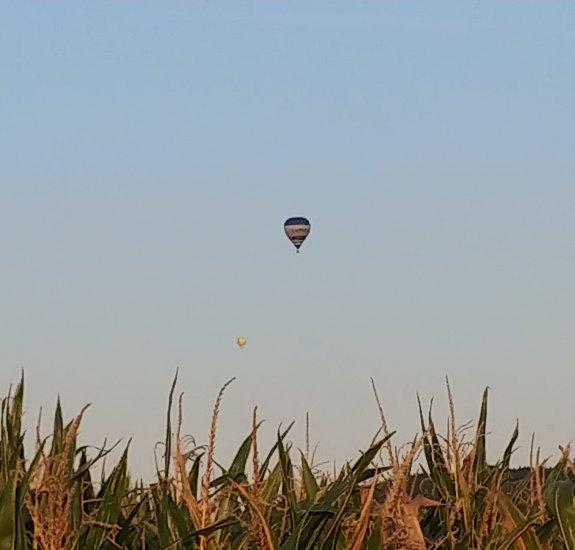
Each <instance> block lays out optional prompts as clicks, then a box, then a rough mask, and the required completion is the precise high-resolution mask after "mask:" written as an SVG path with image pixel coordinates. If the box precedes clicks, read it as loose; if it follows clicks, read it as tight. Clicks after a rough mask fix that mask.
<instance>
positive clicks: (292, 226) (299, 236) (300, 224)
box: [284, 217, 311, 254]
mask: <svg viewBox="0 0 575 550" xmlns="http://www.w3.org/2000/svg"><path fill="white" fill-rule="evenodd" d="M310 229H311V225H310V223H309V220H308V219H306V218H302V217H297V218H289V219H288V220H286V221H285V223H284V231H285V234H286V235H287V238H288V239H289V240H290V241H291V242H292V243H293V245H294V246H295V249H296V252H297V253H298V254H299V248H300V246H301V245H302V244H303V242H304V241H305V240H306V238H307V236H308V235H309V232H310Z"/></svg>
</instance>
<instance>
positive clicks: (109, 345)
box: [0, 0, 575, 476]
mask: <svg viewBox="0 0 575 550" xmlns="http://www.w3.org/2000/svg"><path fill="white" fill-rule="evenodd" d="M574 59H575V4H573V3H571V2H530V1H521V2H519V1H509V2H489V3H488V2H455V1H452V2H438V1H435V2H423V1H421V2H415V1H413V2H399V1H398V2H363V3H357V2H336V1H334V0H330V1H325V2H323V1H317V2H249V1H242V2H224V1H222V2H212V3H208V2H194V1H183V0H180V1H175V0H173V1H159V0H156V1H148V0H138V1H135V0H134V1H127V0H119V1H118V0H115V1H107V0H98V1H97V2H95V1H92V2H77V1H72V0H70V1H59V2H8V1H2V2H1V3H0V75H1V76H0V79H1V80H0V236H1V237H0V238H1V252H0V258H1V266H0V267H1V270H0V273H1V277H2V285H1V287H0V288H1V293H2V294H1V304H0V361H1V363H0V365H1V366H0V384H1V388H2V389H1V393H2V394H3V395H4V394H6V393H7V391H8V387H9V385H10V384H11V383H16V382H17V380H18V378H19V375H20V370H21V369H24V373H25V376H26V384H27V388H26V394H27V395H26V397H27V398H26V414H27V419H28V426H29V427H32V426H33V425H34V423H35V421H36V418H37V415H38V411H39V409H40V407H41V406H42V407H44V415H45V423H44V428H45V431H46V432H48V430H49V429H50V422H51V415H52V414H53V410H54V404H55V401H56V398H57V395H58V394H60V395H61V398H62V401H63V405H64V412H65V414H66V416H67V418H70V417H71V416H72V415H74V414H76V413H77V412H78V411H79V409H80V408H81V406H82V405H83V404H85V403H87V402H91V403H92V407H91V409H90V410H89V412H88V413H87V416H86V418H85V422H84V427H83V431H82V438H83V440H85V441H89V442H91V443H93V444H97V443H100V442H101V440H102V439H103V438H104V437H106V436H107V437H109V438H110V439H112V440H113V439H116V438H119V437H121V438H124V439H125V440H126V441H127V438H128V437H130V436H133V438H134V439H133V442H132V457H131V464H132V468H133V469H134V471H135V473H137V474H142V475H146V476H147V475H149V474H151V473H152V471H153V447H154V443H155V442H156V441H158V440H160V439H162V438H163V431H164V422H165V410H166V402H167V396H168V391H169V387H170V384H171V380H172V377H173V375H174V373H175V370H176V368H179V369H180V380H179V385H178V391H183V392H184V393H185V395H184V407H185V414H186V418H185V424H184V431H185V432H186V433H191V434H193V435H194V436H195V437H196V439H197V440H198V443H204V442H206V441H207V432H208V429H209V416H210V412H211V408H212V405H213V402H214V399H215V396H216V393H217V391H218V389H219V387H220V386H221V385H222V384H223V383H224V382H225V381H226V380H228V379H229V378H231V377H232V376H236V377H237V379H236V381H235V382H234V383H233V384H232V385H231V386H230V387H229V388H228V390H227V392H226V395H225V398H224V401H223V404H222V409H221V417H220V428H219V429H220V431H219V437H218V456H219V458H220V459H221V460H222V461H224V462H225V461H226V460H228V459H229V457H230V454H231V453H232V452H233V451H235V449H236V447H237V445H238V444H239V442H240V441H241V440H242V439H243V438H244V437H245V435H246V434H247V433H248V431H249V429H250V415H251V410H252V408H253V406H255V405H258V406H259V409H258V410H259V413H260V416H261V417H262V418H265V419H266V423H265V424H264V427H263V436H264V440H265V441H271V440H272V438H273V437H274V433H275V430H276V429H277V427H278V425H279V424H280V422H283V423H288V422H290V421H291V420H296V421H297V423H296V426H295V428H294V431H293V434H292V441H293V442H294V444H295V445H296V446H300V447H302V446H303V444H304V419H305V413H306V411H309V413H310V417H311V428H312V432H311V436H312V440H313V442H318V441H319V448H318V459H319V460H337V461H338V462H339V463H341V461H343V460H344V459H355V458H356V456H357V452H358V450H359V449H361V448H365V447H366V445H367V444H368V443H369V441H370V439H371V437H372V436H373V435H374V433H375V431H376V430H377V428H378V414H377V409H376V406H375V403H374V400H373V398H372V395H371V389H370V377H374V378H375V380H376V382H377V384H378V387H379V390H380V394H381V398H382V401H383V403H384V406H385V409H386V412H387V415H388V421H389V424H390V426H391V427H392V428H393V429H397V430H398V435H397V437H396V443H397V444H398V445H399V444H402V443H404V442H407V441H409V440H410V439H411V438H412V437H413V435H414V434H415V432H416V430H417V429H418V416H417V401H416V393H417V392H419V393H420V395H421V397H422V399H423V401H424V402H425V403H426V404H427V403H428V402H429V399H431V398H432V397H434V398H435V402H436V405H435V407H436V409H435V410H436V421H437V423H438V424H440V425H441V426H443V425H444V421H445V411H446V407H445V401H446V399H445V376H446V375H447V376H449V377H450V380H451V384H452V386H453V391H454V393H455V397H456V404H457V407H458V415H459V420H460V422H464V421H467V420H470V419H471V418H473V417H475V416H476V414H477V410H478V408H479V401H480V398H481V392H482V390H483V388H484V387H485V386H486V385H489V386H490V387H491V388H492V394H491V408H490V415H489V427H490V429H491V430H492V432H493V436H492V440H491V444H490V451H492V456H493V457H495V456H496V455H497V453H499V452H500V449H501V448H502V447H503V446H504V445H505V443H506V442H507V440H508V438H509V436H510V434H511V432H512V430H513V427H514V424H515V421H516V419H517V418H519V421H520V433H521V437H520V441H519V443H520V445H521V447H522V449H521V450H520V451H519V454H518V460H519V462H524V461H525V460H526V457H527V448H528V446H529V440H530V437H531V433H532V432H535V433H536V438H537V442H538V443H539V444H541V446H542V448H543V452H544V454H554V453H555V451H556V449H557V445H558V444H565V443H566V442H568V441H569V440H571V439H575V428H574V427H573V422H572V421H571V418H572V416H573V415H572V411H573V389H572V387H573V385H572V381H573V372H574V370H573V369H574V367H575V347H574V345H575V344H574V343H575V339H574V337H573V336H574V330H575V293H574V291H573V281H574V280H575V217H574V215H573V211H574V208H575V179H574V175H575V156H574V150H575V125H574V120H575V71H573V60H574ZM289 216H306V217H308V218H309V219H310V221H311V224H312V230H311V234H310V237H309V238H308V240H307V241H306V242H305V243H304V245H303V247H302V249H301V254H299V255H296V254H295V251H294V249H293V247H292V246H291V244H290V243H289V241H288V240H287V239H286V238H285V236H284V234H283V222H284V220H285V219H286V218H287V217H289ZM240 335H242V336H245V337H246V338H247V339H248V344H247V346H246V348H245V349H244V350H243V351H240V350H239V349H238V348H237V347H236V345H235V338H236V337H237V336H240Z"/></svg>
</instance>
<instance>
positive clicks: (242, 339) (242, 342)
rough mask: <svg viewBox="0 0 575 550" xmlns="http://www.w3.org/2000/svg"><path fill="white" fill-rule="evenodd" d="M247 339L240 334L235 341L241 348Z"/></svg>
mask: <svg viewBox="0 0 575 550" xmlns="http://www.w3.org/2000/svg"><path fill="white" fill-rule="evenodd" d="M247 342H248V341H247V340H246V339H245V338H243V337H242V336H240V337H239V338H238V339H237V340H236V343H237V345H238V346H240V348H243V347H244V346H245V345H246V344H247Z"/></svg>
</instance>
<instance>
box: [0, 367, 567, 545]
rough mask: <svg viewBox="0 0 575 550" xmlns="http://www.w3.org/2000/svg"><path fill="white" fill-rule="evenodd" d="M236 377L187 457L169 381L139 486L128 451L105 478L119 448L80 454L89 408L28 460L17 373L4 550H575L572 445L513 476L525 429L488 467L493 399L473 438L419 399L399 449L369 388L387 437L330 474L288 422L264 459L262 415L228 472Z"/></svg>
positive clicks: (4, 442)
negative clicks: (159, 440) (153, 471)
mask: <svg viewBox="0 0 575 550" xmlns="http://www.w3.org/2000/svg"><path fill="white" fill-rule="evenodd" d="M231 382H232V380H230V381H229V382H227V383H226V384H225V385H224V386H223V387H222V389H221V390H220V391H219V393H218V394H217V396H216V400H215V404H214V409H213V414H212V421H211V425H210V429H209V432H208V438H207V445H206V446H200V447H198V446H195V445H194V448H192V449H189V446H187V445H186V440H185V438H183V437H182V434H181V426H182V416H183V413H182V397H181V396H180V398H179V400H178V401H177V418H176V422H175V430H174V429H173V427H172V416H173V413H174V411H173V409H174V408H175V401H174V394H175V390H176V385H177V379H176V378H174V381H173V384H172V387H171V390H170V392H169V400H168V403H169V406H168V413H167V422H166V434H165V440H164V451H165V452H164V463H163V467H162V468H160V467H159V466H158V468H157V475H156V477H157V479H156V480H155V481H154V482H153V483H151V484H144V483H143V482H141V481H133V480H132V478H131V477H130V475H129V472H128V468H127V463H128V447H129V446H128V445H127V446H126V447H125V449H124V450H123V452H122V454H121V457H120V458H119V460H118V462H117V463H116V464H115V465H114V467H113V469H112V470H111V471H110V472H109V474H101V476H100V478H99V479H97V476H96V474H95V472H96V469H98V470H99V469H100V462H101V461H102V460H103V459H104V458H105V457H106V456H107V455H108V454H109V452H110V450H111V449H101V450H99V451H97V452H95V453H92V452H88V448H87V447H86V446H79V445H78V430H79V426H80V424H81V421H82V418H83V415H84V414H87V407H85V408H84V409H82V410H81V411H80V412H79V413H78V415H77V416H76V417H74V418H72V419H71V420H68V421H67V422H66V423H65V422H64V419H63V416H62V409H61V406H60V403H59V402H58V404H57V406H56V410H55V413H54V423H53V429H52V433H51V434H50V436H48V437H44V438H42V437H41V435H40V434H39V433H38V435H37V442H36V448H35V449H34V450H33V452H32V453H31V454H30V455H29V456H26V454H25V449H24V434H23V418H22V416H23V400H24V379H23V378H22V379H21V380H20V381H19V383H18V384H17V386H16V388H15V389H12V388H10V391H9V392H8V395H7V396H6V397H5V398H3V399H2V401H1V410H0V424H1V426H0V491H1V492H0V550H32V549H33V550H36V549H38V550H100V549H102V550H113V549H125V550H143V549H153V550H160V549H162V550H164V549H165V550H168V549H174V550H224V549H234V550H240V549H243V550H248V549H249V550H315V549H318V550H375V549H384V550H399V549H402V550H409V549H413V550H424V549H425V550H432V549H451V550H463V549H474V550H540V549H560V548H561V549H563V548H567V549H569V550H571V549H574V550H575V506H574V504H573V491H574V487H575V482H574V481H573V477H572V476H573V472H575V469H574V465H573V462H572V460H571V458H570V447H567V448H565V449H564V451H563V454H562V456H561V458H560V460H559V461H558V462H557V464H556V465H555V466H554V467H548V466H545V465H544V464H542V463H541V461H540V459H539V454H538V453H537V452H534V453H533V454H532V461H531V465H530V467H529V468H526V469H524V470H522V471H520V472H517V471H514V470H512V469H511V468H510V460H511V456H512V453H513V450H514V446H515V443H516V441H517V438H518V431H517V428H516V429H515V431H514V433H513V434H512V435H511V438H510V441H509V444H508V446H507V448H506V450H505V452H504V453H503V456H502V457H501V459H500V460H498V461H497V462H495V463H493V464H489V463H488V462H487V457H486V442H487V410H488V392H487V390H485V391H484V392H483V396H482V399H481V402H480V404H479V413H478V417H477V422H476V423H475V426H474V428H473V432H472V436H471V437H468V433H469V427H468V426H467V427H463V428H462V427H458V425H457V423H456V416H455V415H456V413H455V405H454V400H453V396H452V394H451V389H450V388H449V385H448V386H447V391H448V400H449V405H450V407H449V410H450V412H449V422H448V429H447V433H446V434H444V435H440V434H439V433H438V431H437V429H436V426H435V423H434V421H433V419H432V415H431V410H429V411H424V410H423V407H422V406H421V404H420V406H419V414H420V420H421V433H420V434H419V435H418V437H416V438H415V439H414V440H413V441H412V442H411V443H410V444H409V445H407V447H405V446H404V447H402V449H403V450H402V452H399V451H398V450H397V448H396V447H395V446H394V441H393V437H394V433H393V432H390V431H389V429H388V425H387V422H386V420H385V416H384V413H383V407H382V404H381V402H380V400H379V397H378V396H377V391H376V389H375V384H373V381H372V384H373V390H374V393H375V397H376V401H377V404H378V407H379V411H380V416H381V423H382V429H381V432H380V434H378V435H377V436H376V438H374V440H373V441H372V442H371V444H370V446H369V448H368V449H367V450H366V451H365V452H363V453H362V454H361V455H360V456H359V457H357V458H356V459H355V461H350V462H349V463H347V464H345V465H344V466H343V467H342V468H341V470H340V471H339V472H335V473H334V474H329V473H328V472H325V471H322V470H321V469H319V468H318V467H317V466H315V465H314V464H313V462H310V461H311V459H310V456H309V436H308V437H307V438H306V450H305V452H299V453H296V452H294V450H293V447H292V444H291V443H290V441H289V433H290V430H291V427H292V426H289V427H288V428H287V429H285V430H283V431H278V433H277V438H276V441H275V443H274V444H273V446H272V448H271V449H268V450H267V452H262V449H261V448H260V446H259V445H258V430H259V427H260V422H258V418H257V410H256V409H254V412H253V416H252V422H251V426H248V429H247V430H246V438H245V440H244V441H243V443H242V444H241V446H240V448H239V449H238V450H237V453H236V455H235V457H234V458H233V460H232V461H231V464H229V465H228V466H227V467H222V466H220V465H219V464H218V462H217V461H216V459H215V448H216V442H217V428H218V424H217V422H218V414H219V409H220V404H221V401H222V398H223V393H224V390H225V389H226V387H227V386H228V385H229V384H230V383H231ZM306 431H307V430H306ZM186 449H187V450H186ZM420 455H422V457H423V462H424V464H425V465H424V467H423V468H421V469H420V470H417V469H416V468H415V466H414V464H415V463H416V459H417V458H418V457H419V456H420ZM518 474H520V475H518Z"/></svg>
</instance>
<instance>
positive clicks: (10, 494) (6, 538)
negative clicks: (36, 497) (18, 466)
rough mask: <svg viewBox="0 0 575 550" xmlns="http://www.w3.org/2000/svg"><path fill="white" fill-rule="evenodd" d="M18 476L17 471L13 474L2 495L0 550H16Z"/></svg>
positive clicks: (0, 505) (0, 497) (0, 506)
mask: <svg viewBox="0 0 575 550" xmlns="http://www.w3.org/2000/svg"><path fill="white" fill-rule="evenodd" d="M17 475H18V471H17V470H13V471H12V472H11V475H10V477H9V478H8V482H7V484H6V486H5V487H4V490H3V491H2V494H1V495H0V550H14V541H15V538H16V478H17Z"/></svg>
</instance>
